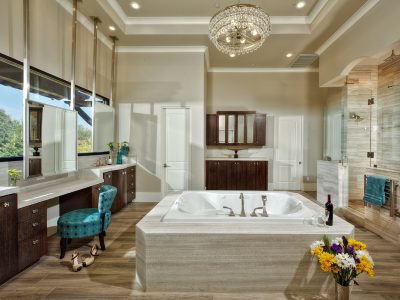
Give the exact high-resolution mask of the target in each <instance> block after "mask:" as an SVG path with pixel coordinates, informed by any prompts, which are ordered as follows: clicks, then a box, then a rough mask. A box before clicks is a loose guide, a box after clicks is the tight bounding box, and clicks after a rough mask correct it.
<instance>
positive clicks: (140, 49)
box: [117, 46, 208, 53]
mask: <svg viewBox="0 0 400 300" xmlns="http://www.w3.org/2000/svg"><path fill="white" fill-rule="evenodd" d="M117 52H119V53H205V52H208V47H206V46H117Z"/></svg>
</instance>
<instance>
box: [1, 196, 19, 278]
mask: <svg viewBox="0 0 400 300" xmlns="http://www.w3.org/2000/svg"><path fill="white" fill-rule="evenodd" d="M17 239H18V214H17V196H16V195H8V196H4V197H0V284H1V283H3V282H5V281H6V280H7V279H9V278H11V277H12V276H14V275H15V274H16V273H17V272H18V240H17Z"/></svg>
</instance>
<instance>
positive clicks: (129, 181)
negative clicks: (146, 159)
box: [126, 166, 136, 203]
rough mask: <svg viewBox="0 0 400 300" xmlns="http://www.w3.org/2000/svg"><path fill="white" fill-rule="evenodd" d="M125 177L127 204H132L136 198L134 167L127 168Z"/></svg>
mask: <svg viewBox="0 0 400 300" xmlns="http://www.w3.org/2000/svg"><path fill="white" fill-rule="evenodd" d="M126 175H127V176H126V190H127V202H128V203H132V201H133V200H134V199H135V198H136V167H135V166H133V167H129V168H127V169H126Z"/></svg>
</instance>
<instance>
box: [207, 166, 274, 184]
mask: <svg viewBox="0 0 400 300" xmlns="http://www.w3.org/2000/svg"><path fill="white" fill-rule="evenodd" d="M206 189H207V190H253V191H266V190H268V162H267V161H232V160H207V161H206Z"/></svg>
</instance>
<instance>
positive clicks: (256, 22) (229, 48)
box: [209, 4, 271, 57]
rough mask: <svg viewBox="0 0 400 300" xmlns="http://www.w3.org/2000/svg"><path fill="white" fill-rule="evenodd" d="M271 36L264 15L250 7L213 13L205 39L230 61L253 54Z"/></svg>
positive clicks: (268, 23)
mask: <svg viewBox="0 0 400 300" xmlns="http://www.w3.org/2000/svg"><path fill="white" fill-rule="evenodd" d="M270 32H271V23H270V19H269V16H268V14H267V13H266V12H265V11H264V10H263V9H262V8H260V7H257V6H255V5H251V4H235V5H231V6H228V7H226V8H225V9H223V10H221V11H219V12H217V13H216V14H215V15H214V16H213V17H212V18H211V21H210V25H209V37H210V40H211V41H212V42H213V44H214V45H215V47H217V49H218V50H219V51H221V52H223V53H226V54H229V55H230V56H231V57H234V56H236V55H241V54H246V53H249V52H252V51H255V50H257V49H258V48H260V47H261V45H262V44H263V43H264V41H265V39H266V38H267V37H268V36H269V34H270Z"/></svg>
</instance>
